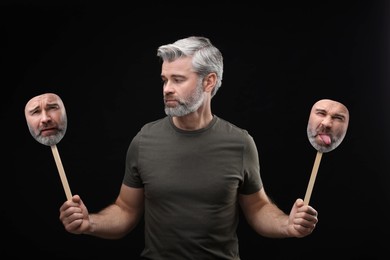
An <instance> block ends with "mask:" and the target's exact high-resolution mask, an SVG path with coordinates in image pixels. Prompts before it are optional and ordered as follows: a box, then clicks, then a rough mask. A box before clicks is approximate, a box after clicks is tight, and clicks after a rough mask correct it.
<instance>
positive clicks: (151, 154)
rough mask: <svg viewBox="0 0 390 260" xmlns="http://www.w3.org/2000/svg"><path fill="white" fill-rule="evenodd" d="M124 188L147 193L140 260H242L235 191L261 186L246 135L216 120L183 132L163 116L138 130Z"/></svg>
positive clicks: (251, 142) (253, 147)
mask: <svg viewBox="0 0 390 260" xmlns="http://www.w3.org/2000/svg"><path fill="white" fill-rule="evenodd" d="M123 183H124V184H125V185H127V186H130V187H134V188H143V189H144V192H145V215H144V218H145V219H144V220H145V249H144V250H143V252H142V254H141V256H142V257H145V259H169V260H176V259H197V260H200V259H202V260H203V259H213V260H215V259H230V260H231V259H240V257H239V249H238V240H237V235H236V229H237V225H238V218H239V209H238V206H239V204H238V194H239V193H242V194H251V193H254V192H257V191H259V190H260V189H261V188H262V181H261V178H260V166H259V158H258V151H257V148H256V145H255V142H254V140H253V138H252V137H251V136H250V135H249V134H248V132H247V131H246V130H243V129H241V128H238V127H237V126H235V125H233V124H231V123H229V122H227V121H225V120H223V119H221V118H219V117H217V116H214V118H213V120H212V122H211V123H210V124H209V125H208V126H207V127H206V128H203V129H200V130H196V131H184V130H181V129H179V128H177V127H175V126H174V124H173V122H172V118H171V117H169V116H167V117H164V118H162V119H160V120H157V121H154V122H151V123H148V124H146V125H145V126H143V127H142V129H141V130H140V131H139V132H138V134H137V135H136V136H135V137H134V139H133V140H132V142H131V144H130V146H129V148H128V152H127V157H126V171H125V176H124V179H123Z"/></svg>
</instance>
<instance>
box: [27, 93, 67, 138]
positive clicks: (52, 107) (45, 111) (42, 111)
mask: <svg viewBox="0 0 390 260" xmlns="http://www.w3.org/2000/svg"><path fill="white" fill-rule="evenodd" d="M24 115H25V117H26V121H27V126H28V129H29V131H30V133H31V135H32V136H33V137H34V138H35V140H37V141H38V142H40V143H41V144H44V145H47V146H52V145H55V144H57V143H58V142H59V141H61V139H62V138H63V137H64V135H65V132H66V128H67V117H66V111H65V107H64V104H63V102H62V100H61V98H60V97H59V96H58V95H56V94H54V93H44V94H41V95H38V96H35V97H33V98H31V99H30V100H29V101H28V102H27V104H26V106H25V108H24Z"/></svg>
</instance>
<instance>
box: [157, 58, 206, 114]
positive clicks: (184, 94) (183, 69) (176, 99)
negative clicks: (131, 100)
mask: <svg viewBox="0 0 390 260" xmlns="http://www.w3.org/2000/svg"><path fill="white" fill-rule="evenodd" d="M161 78H162V80H163V82H164V90H163V94H164V104H165V113H166V114H167V115H170V116H185V115H188V114H189V113H192V112H195V111H196V110H197V109H198V108H199V107H200V106H201V105H202V104H203V101H204V91H203V85H202V80H201V79H200V78H199V77H198V75H197V74H196V73H195V72H193V71H192V63H191V58H190V57H185V58H179V59H177V60H175V61H172V62H166V61H165V62H164V63H163V65H162V70H161Z"/></svg>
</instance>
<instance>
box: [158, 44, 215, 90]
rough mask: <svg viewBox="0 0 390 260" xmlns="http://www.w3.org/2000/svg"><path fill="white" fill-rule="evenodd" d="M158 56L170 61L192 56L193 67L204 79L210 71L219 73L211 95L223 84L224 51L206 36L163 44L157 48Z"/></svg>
mask: <svg viewBox="0 0 390 260" xmlns="http://www.w3.org/2000/svg"><path fill="white" fill-rule="evenodd" d="M157 56H158V57H160V58H161V59H162V60H163V61H169V62H172V61H174V60H176V59H178V58H181V57H192V67H193V69H194V71H195V73H197V74H198V75H199V77H200V78H202V79H203V78H204V77H205V76H207V75H208V74H209V73H215V74H217V83H216V84H215V87H214V89H213V91H212V92H211V97H213V96H214V95H215V93H217V90H218V89H219V87H220V86H221V85H222V74H223V57H222V53H221V52H220V51H219V49H218V48H216V47H215V46H214V45H213V44H212V43H211V41H210V40H209V39H208V38H206V37H201V36H190V37H188V38H184V39H180V40H177V41H176V42H174V43H171V44H166V45H162V46H160V47H159V48H158V50H157Z"/></svg>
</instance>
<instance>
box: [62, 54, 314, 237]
mask: <svg viewBox="0 0 390 260" xmlns="http://www.w3.org/2000/svg"><path fill="white" fill-rule="evenodd" d="M192 66H193V65H192V57H191V56H181V57H179V58H177V59H173V60H164V61H163V63H162V69H161V79H162V81H163V101H164V105H165V112H166V114H168V115H171V116H173V122H174V124H175V126H176V127H178V128H180V129H182V130H197V129H201V128H204V127H206V126H208V124H209V123H210V122H211V121H212V119H213V114H212V111H211V99H212V93H213V89H214V88H215V86H216V84H217V81H218V75H217V73H214V72H211V73H208V74H206V75H204V76H203V77H200V76H199V75H198V74H197V73H196V72H195V71H194V69H193V67H192ZM144 201H145V198H144V189H143V188H132V187H128V186H126V185H124V184H122V186H121V189H120V192H119V195H118V197H117V199H116V201H115V202H114V203H113V204H111V205H109V206H108V207H106V208H104V209H103V210H101V211H99V212H96V213H89V211H88V209H87V207H86V205H85V204H84V203H83V201H82V200H81V198H80V197H79V196H78V195H74V196H73V197H72V199H70V200H68V201H66V202H64V203H63V205H62V206H61V207H60V216H59V219H60V220H61V222H62V223H63V225H64V227H65V229H66V230H67V231H68V232H71V233H74V234H89V235H93V236H97V237H101V238H106V239H117V238H121V237H123V236H124V235H126V234H127V233H128V232H130V231H131V230H132V229H133V228H134V227H135V226H136V225H137V223H139V221H140V219H141V217H142V215H143V211H144ZM238 201H239V205H240V206H241V208H242V210H243V213H244V215H245V217H246V219H247V221H248V223H249V224H250V225H251V227H252V228H253V229H254V230H255V231H256V232H257V233H259V234H261V235H264V236H267V237H273V238H283V237H305V236H307V235H309V234H311V233H312V232H313V230H314V228H315V227H316V224H317V222H318V214H317V211H316V210H315V209H314V208H312V207H311V206H309V205H305V204H304V203H303V200H302V199H297V200H296V201H295V203H294V204H293V206H292V208H291V210H290V213H289V214H285V213H284V212H283V211H282V210H280V209H279V208H278V207H277V206H276V205H275V204H274V203H272V202H271V200H270V199H269V198H268V196H267V194H266V192H265V190H264V188H262V189H261V190H259V191H258V192H255V193H253V194H250V195H239V198H238ZM199 228H202V227H199Z"/></svg>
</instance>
